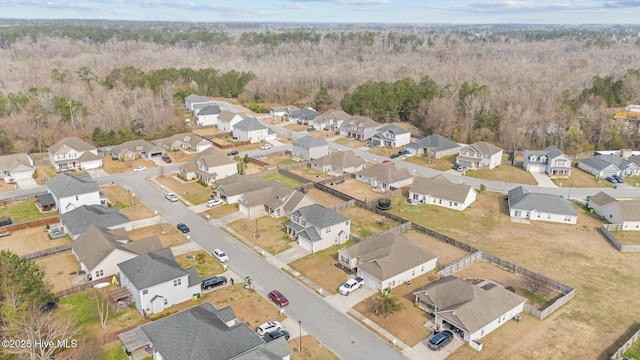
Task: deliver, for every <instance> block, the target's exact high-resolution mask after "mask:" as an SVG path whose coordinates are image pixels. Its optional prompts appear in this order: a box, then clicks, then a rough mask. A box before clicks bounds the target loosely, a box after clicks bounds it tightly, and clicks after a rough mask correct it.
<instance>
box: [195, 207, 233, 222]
mask: <svg viewBox="0 0 640 360" xmlns="http://www.w3.org/2000/svg"><path fill="white" fill-rule="evenodd" d="M236 211H238V205H237V204H224V205H220V206H216V207H213V208H209V209H207V210H205V211H204V212H202V215H203V216H204V215H209V216H210V217H212V218H214V219H218V218H221V217H223V216H225V215H229V214H233V213H234V212H236Z"/></svg>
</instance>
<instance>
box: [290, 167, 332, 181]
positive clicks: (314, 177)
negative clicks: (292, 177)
mask: <svg viewBox="0 0 640 360" xmlns="http://www.w3.org/2000/svg"><path fill="white" fill-rule="evenodd" d="M291 172H292V173H294V174H298V175H300V176H303V177H304V178H305V179H308V180H310V181H322V180H325V179H329V178H331V175H329V174H325V173H323V172H322V171H318V170H316V169H312V168H310V167H301V168H297V169H293V170H292V171H291Z"/></svg>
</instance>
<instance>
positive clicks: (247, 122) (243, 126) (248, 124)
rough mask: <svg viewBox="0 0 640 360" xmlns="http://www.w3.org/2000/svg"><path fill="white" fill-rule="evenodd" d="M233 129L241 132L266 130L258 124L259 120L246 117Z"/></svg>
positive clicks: (264, 126) (262, 125)
mask: <svg viewBox="0 0 640 360" xmlns="http://www.w3.org/2000/svg"><path fill="white" fill-rule="evenodd" d="M233 128H234V129H237V130H242V131H247V132H248V131H256V130H264V129H267V126H266V125H264V124H263V123H261V122H260V120H258V119H256V118H253V117H246V118H244V119H242V120H240V121H239V122H238V123H237V124H235V125H234V126H233Z"/></svg>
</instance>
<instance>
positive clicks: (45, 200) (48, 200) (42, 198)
mask: <svg viewBox="0 0 640 360" xmlns="http://www.w3.org/2000/svg"><path fill="white" fill-rule="evenodd" d="M36 201H37V202H38V204H40V205H54V204H55V203H56V201H55V200H54V199H53V195H51V193H46V194H42V195H38V196H36Z"/></svg>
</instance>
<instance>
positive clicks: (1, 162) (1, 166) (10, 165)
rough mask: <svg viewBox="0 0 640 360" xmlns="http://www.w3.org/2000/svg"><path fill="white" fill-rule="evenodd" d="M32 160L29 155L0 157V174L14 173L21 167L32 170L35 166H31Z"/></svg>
mask: <svg viewBox="0 0 640 360" xmlns="http://www.w3.org/2000/svg"><path fill="white" fill-rule="evenodd" d="M32 163H33V160H32V159H31V157H30V156H29V154H24V153H23V154H10V155H2V156H0V172H2V171H14V170H15V169H18V168H19V167H21V166H24V167H27V168H31V169H34V168H35V166H33V165H31V164H32Z"/></svg>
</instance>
